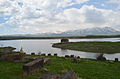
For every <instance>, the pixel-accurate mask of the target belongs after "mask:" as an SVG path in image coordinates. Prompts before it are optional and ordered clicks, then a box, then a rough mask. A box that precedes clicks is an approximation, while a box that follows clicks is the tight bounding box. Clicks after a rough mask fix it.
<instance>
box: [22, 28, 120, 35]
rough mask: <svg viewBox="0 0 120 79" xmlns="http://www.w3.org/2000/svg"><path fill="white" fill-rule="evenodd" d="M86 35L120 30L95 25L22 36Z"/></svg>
mask: <svg viewBox="0 0 120 79" xmlns="http://www.w3.org/2000/svg"><path fill="white" fill-rule="evenodd" d="M86 35H120V30H116V29H114V28H111V27H102V28H100V27H95V28H87V29H78V30H72V31H66V32H62V33H37V34H27V35H24V36H32V37H55V36H86Z"/></svg>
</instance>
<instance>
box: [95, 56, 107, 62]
mask: <svg viewBox="0 0 120 79" xmlns="http://www.w3.org/2000/svg"><path fill="white" fill-rule="evenodd" d="M97 60H98V61H105V60H106V58H105V57H104V56H103V54H100V55H99V56H98V57H97Z"/></svg>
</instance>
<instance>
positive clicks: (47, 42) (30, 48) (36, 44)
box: [0, 38, 120, 60]
mask: <svg viewBox="0 0 120 79" xmlns="http://www.w3.org/2000/svg"><path fill="white" fill-rule="evenodd" d="M70 41H71V42H75V41H112V42H116V41H120V38H104V39H70ZM57 42H60V39H40V40H2V41H0V44H1V45H3V46H13V47H16V48H17V49H16V50H20V49H21V47H22V48H23V50H24V51H25V52H26V53H27V54H30V53H31V52H35V53H36V54H38V53H39V52H41V53H45V54H48V53H51V54H52V55H53V54H54V53H57V54H58V56H65V55H75V56H80V57H81V58H93V59H95V58H96V56H98V55H99V54H100V53H92V52H91V53H87V52H83V51H73V50H66V49H59V48H53V47H52V43H57ZM104 56H105V57H106V58H107V59H109V60H114V58H120V53H116V54H104Z"/></svg>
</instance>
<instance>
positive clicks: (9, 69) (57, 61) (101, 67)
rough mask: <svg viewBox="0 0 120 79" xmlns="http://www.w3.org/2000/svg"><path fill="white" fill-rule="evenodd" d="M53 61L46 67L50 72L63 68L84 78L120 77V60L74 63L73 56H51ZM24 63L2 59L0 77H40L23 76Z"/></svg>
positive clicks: (36, 77) (37, 75) (83, 60)
mask: <svg viewBox="0 0 120 79" xmlns="http://www.w3.org/2000/svg"><path fill="white" fill-rule="evenodd" d="M49 58H50V59H51V63H50V64H49V65H46V66H45V68H47V69H48V70H49V73H59V74H62V71H63V70H74V71H75V72H76V74H77V75H78V76H79V77H82V79H120V75H119V74H120V62H109V61H106V62H100V61H96V60H92V59H81V61H80V62H79V63H74V62H73V61H72V58H60V57H49ZM23 64H24V63H13V62H7V61H0V79H38V77H39V76H41V74H40V73H42V72H40V73H39V74H36V75H33V76H29V77H22V72H23V71H22V65H23Z"/></svg>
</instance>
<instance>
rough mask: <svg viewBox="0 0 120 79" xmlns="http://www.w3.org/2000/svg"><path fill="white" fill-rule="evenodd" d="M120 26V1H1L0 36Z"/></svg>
mask: <svg viewBox="0 0 120 79" xmlns="http://www.w3.org/2000/svg"><path fill="white" fill-rule="evenodd" d="M93 27H112V28H116V29H117V28H119V27H120V0H0V35H12V34H34V33H46V32H49V33H51V32H52V33H59V32H64V31H68V30H76V29H84V28H93Z"/></svg>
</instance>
